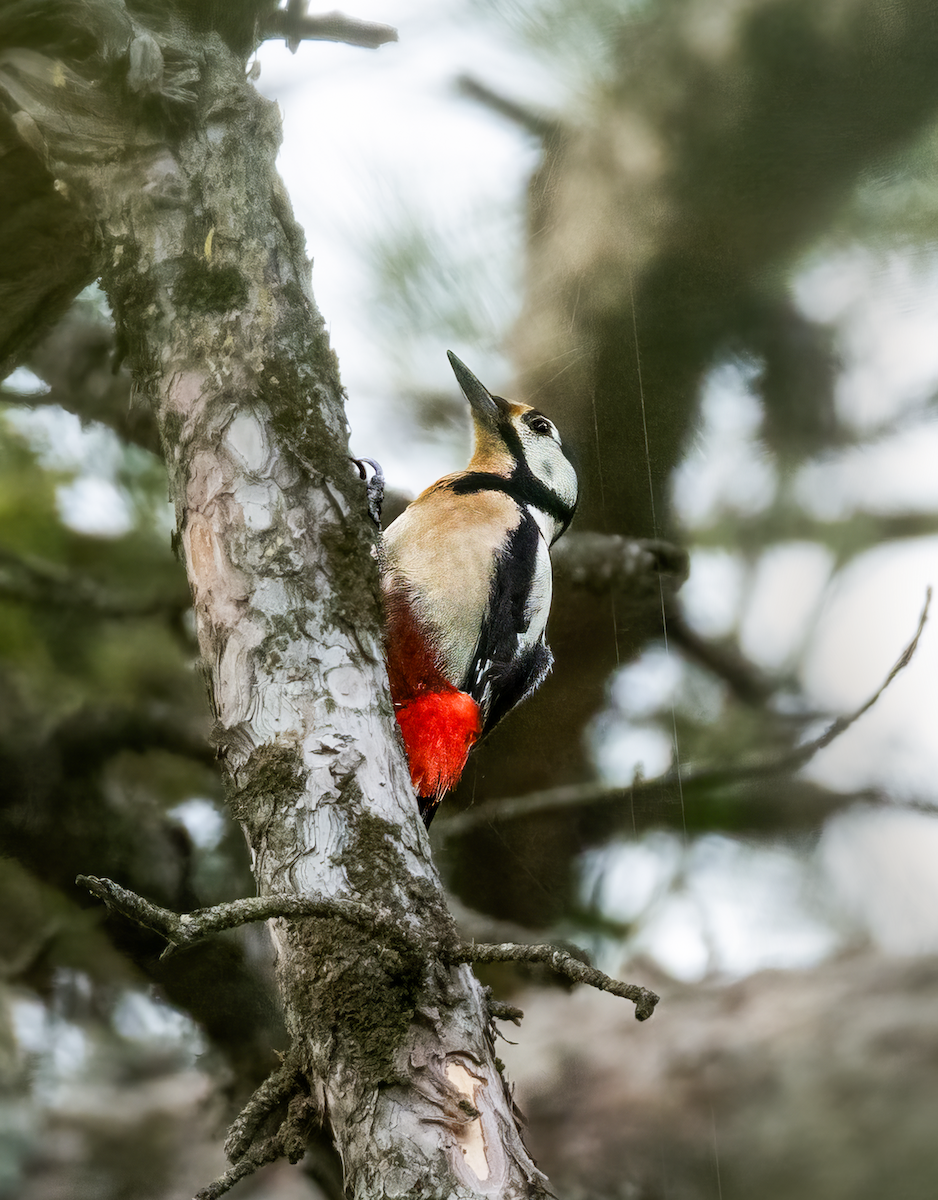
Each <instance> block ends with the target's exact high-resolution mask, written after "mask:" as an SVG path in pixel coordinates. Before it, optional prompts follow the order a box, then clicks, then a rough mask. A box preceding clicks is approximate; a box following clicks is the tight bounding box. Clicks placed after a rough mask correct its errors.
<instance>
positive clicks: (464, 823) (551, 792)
mask: <svg viewBox="0 0 938 1200" xmlns="http://www.w3.org/2000/svg"><path fill="white" fill-rule="evenodd" d="M931 598H932V589H931V588H930V587H929V588H928V589H927V591H926V593H925V604H924V606H923V608H922V612H921V615H920V616H919V621H918V628H917V629H916V631H915V636H914V637H913V638H912V640H911V641H910V642H909V644H908V645H907V646H906V648H905V649H904V650H903V651H902V653H901V654H900V655H899V658H898V659H897V660H896V662H895V665H894V666H893V668H892V670H891V671H890V672H889V674H888V675H887V676H886V678H885V679H884V680H883V682H882V683H881V684H880V686H879V687H878V688H877V689H876V691H875V692H874V693H873V694H872V696H870V697H869V698H868V699H867V700H865V701H864V702H863V703H862V704H861V705H860V706H859V708H856V709H854V711H853V712H851V713H847V714H845V715H844V716H842V717H838V718H837V719H836V720H835V721H832V722H831V724H830V725H828V727H827V728H826V729H825V730H824V732H823V733H822V734H821V735H820V736H819V737H816V738H814V739H813V740H812V741H810V742H805V744H804V745H802V746H796V747H795V749H794V750H789V751H787V752H786V753H785V754H782V755H779V756H777V757H776V758H771V759H768V760H767V761H765V762H761V763H750V764H748V765H745V766H739V767H711V768H708V769H707V770H704V771H694V772H690V773H689V774H686V775H685V774H679V773H678V771H669V772H668V773H667V774H666V775H662V776H660V777H659V778H657V779H645V780H641V781H640V782H637V783H633V784H630V785H629V786H628V787H621V786H619V785H615V786H610V785H608V784H602V783H594V782H589V783H572V784H567V785H565V786H564V787H558V788H545V789H544V790H543V791H538V792H529V793H528V794H527V795H526V796H509V797H506V798H505V799H504V800H492V801H489V802H488V803H486V804H482V805H479V807H478V808H474V809H470V810H469V811H467V812H462V813H457V814H456V815H454V816H451V817H445V818H444V819H443V820H441V821H439V822H437V824H436V825H435V826H434V829H435V830H436V832H437V833H438V834H439V835H442V836H443V837H445V838H452V837H461V836H462V835H464V834H466V833H468V832H470V831H471V830H473V829H476V828H477V827H478V826H479V825H487V824H490V823H491V822H493V821H515V820H519V819H521V818H523V817H528V816H535V815H540V814H542V813H548V812H552V811H562V810H567V811H574V810H576V809H590V808H594V807H596V806H600V805H603V804H611V803H621V802H622V801H623V800H624V799H625V798H626V797H627V796H631V798H632V800H633V801H634V800H637V799H639V798H640V797H644V796H647V795H654V794H656V793H658V792H660V791H662V790H665V789H667V788H669V787H673V786H676V785H677V784H678V782H680V783H681V784H682V785H683V787H684V790H685V794H686V793H687V792H689V791H693V790H699V791H705V790H706V789H708V788H713V787H729V786H731V785H733V784H736V783H747V782H750V781H754V780H758V779H769V778H772V777H774V776H780V775H787V774H791V773H793V772H794V771H798V770H800V769H801V768H802V767H804V766H806V765H807V764H808V763H809V762H810V761H811V759H812V758H814V756H815V755H816V754H817V753H818V752H819V751H821V750H823V749H824V748H825V747H827V746H829V745H830V744H831V742H833V741H834V740H835V739H836V738H838V737H840V735H841V734H842V733H844V732H845V731H846V730H847V729H849V728H850V726H851V725H853V724H854V723H855V722H856V721H858V720H859V719H860V717H862V716H863V714H864V713H866V712H868V711H869V710H870V709H871V708H872V707H873V705H874V704H875V703H876V701H877V700H878V699H879V698H880V696H882V694H883V692H885V690H886V689H887V688H888V687H889V685H890V684H891V683H892V681H893V680H894V679H895V678H896V676H897V675H898V674H899V673H900V672H901V671H903V670H905V668H906V667H907V666H908V665H909V663H910V662H911V661H912V658H913V656H914V654H915V651H916V650H917V649H918V643H919V639H920V638H921V636H922V631H923V629H924V628H925V622H926V621H927V620H928V610H929V607H930V605H931Z"/></svg>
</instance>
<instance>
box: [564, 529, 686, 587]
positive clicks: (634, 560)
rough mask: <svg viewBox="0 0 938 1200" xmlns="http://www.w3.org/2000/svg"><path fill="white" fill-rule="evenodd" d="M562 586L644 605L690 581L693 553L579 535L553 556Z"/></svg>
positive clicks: (650, 541) (655, 543)
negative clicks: (651, 597) (663, 587)
mask: <svg viewBox="0 0 938 1200" xmlns="http://www.w3.org/2000/svg"><path fill="white" fill-rule="evenodd" d="M551 560H552V562H553V565H554V577H555V580H556V581H557V582H558V583H567V584H569V585H572V586H573V587H580V588H585V589H586V590H587V591H591V592H608V591H609V590H610V589H613V590H614V591H615V592H616V593H617V594H618V595H621V596H625V597H626V598H629V599H632V598H634V599H635V600H638V601H642V600H645V599H647V597H648V596H649V595H650V594H653V595H654V597H655V598H656V599H659V602H660V590H659V589H660V587H661V584H662V583H664V584H665V585H666V588H669V589H670V590H676V589H677V588H678V587H680V585H681V584H682V583H683V582H684V580H685V579H686V578H687V574H688V571H689V569H690V568H689V559H688V555H687V551H686V550H684V549H682V548H681V547H680V546H675V545H673V543H671V542H664V541H660V540H658V539H654V538H625V537H620V536H619V535H618V534H606V533H578V534H575V535H572V536H569V537H567V538H565V539H563V541H561V542H558V544H557V545H556V546H555V547H554V548H553V550H552V551H551Z"/></svg>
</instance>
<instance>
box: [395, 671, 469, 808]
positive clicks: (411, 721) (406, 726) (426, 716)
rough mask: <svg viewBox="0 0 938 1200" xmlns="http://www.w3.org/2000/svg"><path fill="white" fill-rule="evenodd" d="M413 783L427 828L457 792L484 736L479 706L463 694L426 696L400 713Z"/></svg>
mask: <svg viewBox="0 0 938 1200" xmlns="http://www.w3.org/2000/svg"><path fill="white" fill-rule="evenodd" d="M397 722H398V724H399V725H400V727H401V733H402V734H403V735H404V746H405V747H406V749H407V758H408V761H409V762H410V778H411V781H412V782H413V785H414V787H415V789H416V791H417V795H418V796H419V797H420V811H421V813H423V818H424V822H425V823H426V824H427V825H428V826H429V824H430V820H431V819H432V816H433V813H434V812H435V811H436V806H437V805H438V804H439V802H440V801H441V800H442V799H443V796H444V795H445V794H446V792H448V791H449V790H450V788H454V787H455V786H456V784H457V783H458V782H459V777H460V775H461V774H462V772H463V768H464V767H465V765H466V759H467V758H468V757H469V751H470V750H471V749H472V746H473V743H474V742H475V741H476V740H477V739H478V737H479V734H480V733H481V731H482V725H481V718H480V713H479V706H478V704H476V702H475V700H473V698H472V697H471V696H469V695H467V694H466V693H465V692H460V691H457V690H456V688H451V689H449V690H446V691H434V692H423V693H422V694H421V695H419V696H415V697H414V699H413V700H411V701H409V703H407V704H405V705H403V706H402V707H401V708H399V709H398V710H397Z"/></svg>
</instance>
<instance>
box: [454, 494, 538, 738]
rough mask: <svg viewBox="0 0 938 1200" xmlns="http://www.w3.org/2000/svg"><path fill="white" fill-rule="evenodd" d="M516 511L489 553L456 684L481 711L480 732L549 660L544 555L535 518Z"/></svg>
mask: <svg viewBox="0 0 938 1200" xmlns="http://www.w3.org/2000/svg"><path fill="white" fill-rule="evenodd" d="M519 511H520V516H521V519H520V521H519V523H518V525H517V526H516V527H515V528H514V529H513V530H512V531H511V533H510V534H509V535H508V537H507V539H506V540H505V541H504V543H503V545H502V546H501V547H500V548H499V550H498V552H497V553H496V555H495V560H494V564H493V566H494V570H493V572H492V576H491V585H490V590H489V597H488V603H487V605H486V608H485V615H484V617H483V619H482V623H481V627H480V630H479V637H478V641H477V642H476V647H475V651H474V653H473V656H472V659H471V661H470V663H469V666H468V668H467V670H466V674H465V676H464V678H463V680H462V681H461V683H460V684H459V686H460V689H461V690H462V691H465V692H468V693H469V695H470V696H472V698H473V699H474V700H475V701H476V703H477V704H478V705H479V707H480V709H481V710H482V734H483V736H484V735H485V734H486V733H488V732H489V730H491V729H493V728H494V727H495V726H496V725H497V724H498V722H499V721H500V720H501V719H502V717H504V716H505V715H506V714H507V713H508V712H510V711H511V709H513V708H514V707H515V705H517V704H520V703H521V701H522V700H524V699H526V698H527V697H528V696H529V695H530V694H531V693H532V692H533V691H534V690H535V689H536V688H537V687H538V686H539V685H540V684H541V683H542V681H543V680H544V678H545V676H546V675H547V673H548V672H549V671H550V668H551V665H552V663H553V656H552V655H551V652H550V650H549V649H548V647H547V644H546V641H545V630H546V624H547V614H548V612H549V610H550V594H551V572H550V557H549V554H548V551H547V545H546V543H545V541H544V539H543V537H542V536H541V533H540V530H539V529H538V526H537V522H536V521H535V520H534V518H533V517H532V516H531V515H530V513H528V512H527V511H526V510H525V509H523V508H522V509H520V510H519Z"/></svg>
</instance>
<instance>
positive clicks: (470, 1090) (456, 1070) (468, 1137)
mask: <svg viewBox="0 0 938 1200" xmlns="http://www.w3.org/2000/svg"><path fill="white" fill-rule="evenodd" d="M446 1078H447V1079H448V1080H449V1081H450V1083H451V1084H452V1085H453V1087H454V1088H455V1089H456V1090H457V1091H458V1092H459V1094H460V1095H461V1096H464V1097H465V1098H466V1100H468V1102H469V1103H470V1104H471V1105H472V1107H473V1108H478V1107H479V1105H478V1103H477V1102H476V1092H477V1091H478V1089H479V1086H480V1084H481V1083H482V1080H481V1079H477V1078H476V1077H475V1075H473V1074H471V1072H469V1071H467V1070H466V1068H465V1067H464V1066H463V1064H462V1063H461V1062H457V1061H455V1060H450V1062H448V1063H447V1064H446ZM455 1136H456V1144H457V1145H458V1146H459V1149H460V1150H461V1151H462V1154H463V1157H464V1158H465V1160H466V1165H467V1166H468V1167H470V1169H471V1170H472V1172H473V1174H474V1175H475V1176H476V1178H477V1179H478V1180H479V1181H480V1182H483V1183H484V1182H485V1180H486V1179H488V1177H489V1175H491V1173H492V1172H491V1170H490V1168H489V1160H488V1154H487V1153H486V1146H485V1135H484V1133H483V1132H482V1121H481V1120H480V1119H479V1117H474V1118H473V1119H472V1120H471V1121H467V1122H466V1123H465V1125H459V1126H457V1127H456V1129H455Z"/></svg>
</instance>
